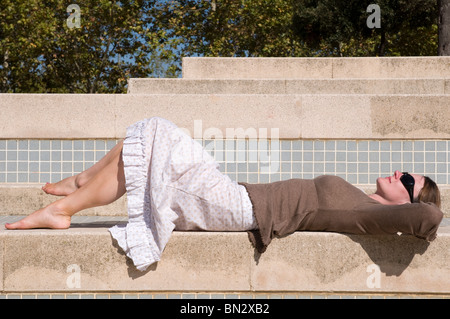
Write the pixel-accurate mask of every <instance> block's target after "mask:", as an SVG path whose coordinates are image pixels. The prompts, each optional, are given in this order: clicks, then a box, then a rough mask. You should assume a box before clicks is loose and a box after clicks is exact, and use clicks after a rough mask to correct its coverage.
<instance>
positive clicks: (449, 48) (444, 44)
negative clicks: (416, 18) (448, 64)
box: [438, 0, 450, 55]
mask: <svg viewBox="0 0 450 319" xmlns="http://www.w3.org/2000/svg"><path fill="white" fill-rule="evenodd" d="M438 7H439V49H438V55H450V0H438Z"/></svg>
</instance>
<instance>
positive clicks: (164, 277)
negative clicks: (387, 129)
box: [0, 219, 450, 295]
mask: <svg viewBox="0 0 450 319" xmlns="http://www.w3.org/2000/svg"><path fill="white" fill-rule="evenodd" d="M114 223H120V221H117V220H112V221H108V220H106V219H103V220H98V221H97V223H92V224H91V225H89V224H86V223H84V222H77V221H74V222H73V224H72V227H71V228H70V229H68V230H42V229H40V230H23V231H8V230H4V229H2V228H0V294H7V293H14V292H22V293H26V292H33V293H36V292H37V293H39V292H49V293H50V292H62V293H68V292H79V293H81V292H164V293H165V292H167V291H170V292H177V293H183V292H210V291H213V292H222V293H223V292H249V293H251V292H261V291H263V292H276V293H280V292H309V293H311V292H329V293H333V292H336V293H340V294H355V293H369V294H387V293H395V294H397V295H398V294H419V295H422V294H443V295H449V294H450V263H449V260H450V250H449V249H448V247H449V246H450V223H449V222H448V220H444V222H443V224H441V227H440V228H439V231H438V236H437V238H436V240H435V241H433V242H431V243H427V242H425V241H423V240H420V239H417V238H414V237H412V236H406V235H404V236H397V235H392V236H356V235H344V234H338V233H326V232H296V233H295V234H293V235H291V236H288V237H285V238H282V239H275V240H274V241H273V242H272V244H271V245H270V246H269V248H268V250H267V251H266V252H265V253H264V254H262V255H261V256H259V255H258V254H255V252H254V250H253V248H252V247H251V244H250V243H249V241H248V239H247V234H246V233H244V232H236V233H234V232H174V233H173V236H172V238H171V239H170V241H169V243H168V245H167V247H166V249H165V250H164V253H163V255H162V260H161V261H160V262H158V263H157V264H155V265H154V266H152V267H151V268H150V269H148V271H146V272H143V273H141V272H139V271H137V270H136V269H135V268H134V266H133V265H132V264H131V262H130V260H128V259H127V258H126V256H125V255H124V254H123V252H122V251H121V250H120V249H119V248H118V246H117V245H116V243H115V242H113V240H112V238H111V236H110V234H109V232H108V230H107V228H108V227H110V226H111V225H112V224H114Z"/></svg>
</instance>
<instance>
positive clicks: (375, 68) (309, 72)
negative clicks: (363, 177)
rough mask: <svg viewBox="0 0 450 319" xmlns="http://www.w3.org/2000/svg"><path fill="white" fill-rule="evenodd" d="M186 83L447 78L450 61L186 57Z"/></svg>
mask: <svg viewBox="0 0 450 319" xmlns="http://www.w3.org/2000/svg"><path fill="white" fill-rule="evenodd" d="M182 69H183V78H185V79H257V78H260V79H332V78H336V79H352V78H378V79H383V78H447V79H448V78H450V57H448V56H439V57H438V56H433V57H365V58H317V57H315V58H204V57H186V58H183V62H182Z"/></svg>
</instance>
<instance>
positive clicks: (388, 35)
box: [294, 0, 437, 56]
mask: <svg viewBox="0 0 450 319" xmlns="http://www.w3.org/2000/svg"><path fill="white" fill-rule="evenodd" d="M372 3H373V1H372V0H364V1H360V0H348V1H340V0H299V1H297V2H296V3H295V6H294V11H295V14H294V30H295V33H296V35H297V37H298V39H299V40H300V41H305V42H306V43H307V44H308V46H310V47H312V48H315V49H316V50H319V52H321V54H322V55H337V56H345V55H434V54H435V52H436V51H435V45H437V43H436V25H437V19H436V18H437V6H436V3H435V1H434V0H378V1H376V3H377V5H379V7H380V9H381V12H380V13H381V28H373V29H372V28H369V27H368V26H367V21H366V20H367V17H368V15H369V13H367V12H366V9H367V7H368V6H369V5H370V4H372ZM406 40H407V41H406ZM405 43H409V44H411V43H413V45H409V46H408V50H405V49H404V46H403V45H404V44H405ZM358 47H359V48H363V50H358Z"/></svg>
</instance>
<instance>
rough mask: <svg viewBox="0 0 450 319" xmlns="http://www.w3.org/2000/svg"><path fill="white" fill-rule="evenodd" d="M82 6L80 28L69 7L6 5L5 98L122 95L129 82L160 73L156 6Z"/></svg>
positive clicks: (105, 1)
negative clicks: (151, 19) (152, 26)
mask: <svg viewBox="0 0 450 319" xmlns="http://www.w3.org/2000/svg"><path fill="white" fill-rule="evenodd" d="M77 4H78V6H79V9H80V11H81V12H79V13H80V16H79V17H80V18H81V21H80V24H79V25H80V27H79V28H78V27H77V26H74V25H73V24H72V25H71V24H70V23H68V22H72V21H71V20H70V17H69V14H68V12H67V6H68V3H66V2H62V1H58V0H47V1H39V0H2V1H1V3H0V57H2V60H3V61H2V64H1V66H0V79H1V81H0V92H49V93H103V92H109V93H120V92H125V91H126V84H127V78H128V77H147V76H149V75H151V74H152V73H153V72H154V65H153V64H152V60H151V58H152V55H155V54H156V53H157V52H158V50H159V51H161V49H160V43H159V35H158V34H157V33H151V32H150V31H149V27H148V18H147V17H146V16H145V12H148V11H149V9H150V8H151V7H152V6H153V5H154V1H138V0H136V1H133V0H125V1H120V2H119V1H109V0H82V1H77ZM75 11H76V10H74V11H72V13H74V12H75ZM69 13H70V12H69ZM159 53H160V52H159ZM159 53H158V54H159Z"/></svg>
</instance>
